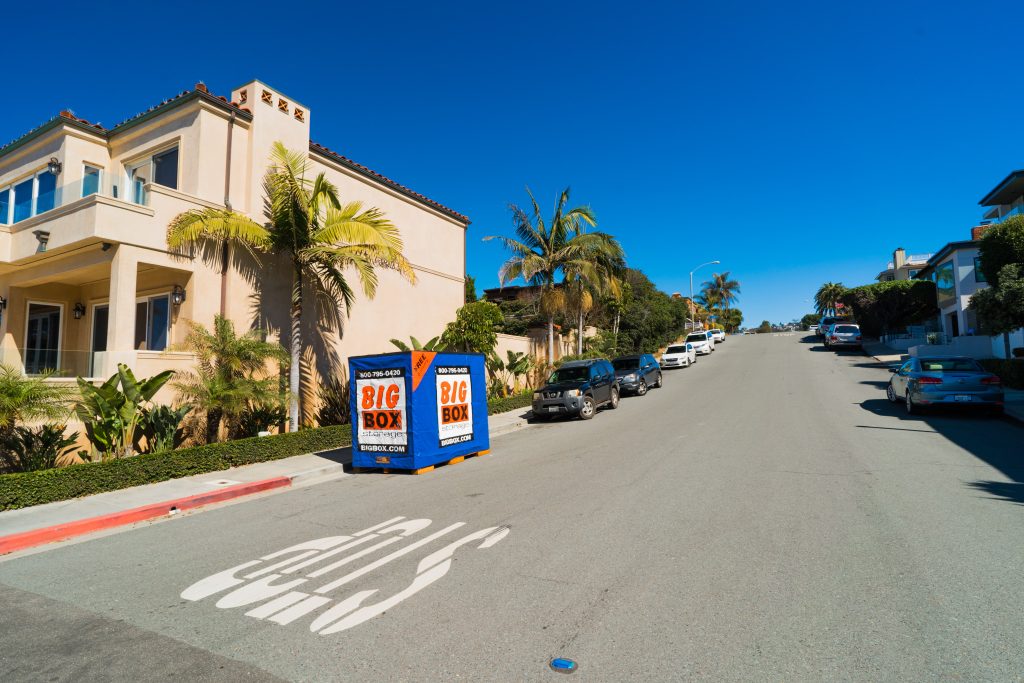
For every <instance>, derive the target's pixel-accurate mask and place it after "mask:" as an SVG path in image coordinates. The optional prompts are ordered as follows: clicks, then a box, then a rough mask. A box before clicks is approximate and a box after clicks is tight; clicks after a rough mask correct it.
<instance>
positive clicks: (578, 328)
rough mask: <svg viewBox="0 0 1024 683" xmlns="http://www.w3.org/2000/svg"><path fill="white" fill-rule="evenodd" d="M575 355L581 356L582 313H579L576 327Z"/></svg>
mask: <svg viewBox="0 0 1024 683" xmlns="http://www.w3.org/2000/svg"><path fill="white" fill-rule="evenodd" d="M576 353H577V354H578V355H581V356H582V355H583V311H580V316H579V322H578V324H577V326H576Z"/></svg>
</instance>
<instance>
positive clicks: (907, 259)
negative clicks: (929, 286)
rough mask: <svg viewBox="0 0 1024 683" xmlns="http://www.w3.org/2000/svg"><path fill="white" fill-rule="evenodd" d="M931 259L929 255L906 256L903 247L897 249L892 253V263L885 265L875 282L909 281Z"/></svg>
mask: <svg viewBox="0 0 1024 683" xmlns="http://www.w3.org/2000/svg"><path fill="white" fill-rule="evenodd" d="M931 257H932V255H931V254H910V255H908V254H907V252H906V250H904V249H903V247H897V248H896V250H895V251H893V252H892V261H890V262H889V263H888V264H887V265H886V267H885V270H883V271H882V272H880V273H879V274H878V275H876V276H875V280H877V281H878V282H892V281H893V280H909V279H911V278H912V277H914V276H915V275H917V274H918V273H919V272H921V269H922V268H924V267H925V264H927V263H928V259H930V258H931Z"/></svg>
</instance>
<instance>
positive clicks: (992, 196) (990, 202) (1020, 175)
mask: <svg viewBox="0 0 1024 683" xmlns="http://www.w3.org/2000/svg"><path fill="white" fill-rule="evenodd" d="M1018 179H1024V169H1020V170H1016V171H1013V172H1011V173H1010V174H1009V175H1008V176H1006V177H1005V178H1003V179H1002V181H1000V183H999V184H998V185H996V186H995V188H994V189H993V190H992V191H990V192H989V193H988V194H987V195H985V196H984V197H982V198H981V201H979V202H978V204H979V205H981V206H999V205H1000V204H1007V203H1008V202H1003V201H998V199H997V197H998V196H999V195H1000V194H1001V193H1002V192H1003V191H1005V190H1006V189H1007V188H1008V187H1009V186H1010V185H1011V184H1012V183H1013V181H1015V180H1018ZM1011 201H1012V200H1011Z"/></svg>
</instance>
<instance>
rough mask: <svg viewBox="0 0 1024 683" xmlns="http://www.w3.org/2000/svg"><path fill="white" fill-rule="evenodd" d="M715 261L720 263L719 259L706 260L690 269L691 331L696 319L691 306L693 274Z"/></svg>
mask: <svg viewBox="0 0 1024 683" xmlns="http://www.w3.org/2000/svg"><path fill="white" fill-rule="evenodd" d="M716 263H721V261H708V262H707V263H702V264H700V265H699V266H697V267H696V268H694V269H693V270H691V271H690V331H691V332H693V330H694V329H695V328H696V327H697V320H696V315H697V311H696V310H695V309H694V307H693V274H694V273H696V272H697V271H698V270H700V269H701V268H703V267H704V266H713V265H715V264H716Z"/></svg>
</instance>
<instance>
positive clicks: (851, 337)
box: [825, 323, 863, 349]
mask: <svg viewBox="0 0 1024 683" xmlns="http://www.w3.org/2000/svg"><path fill="white" fill-rule="evenodd" d="M862 341H863V340H862V338H861V335H860V325H857V324H856V323H834V324H832V325H829V327H828V332H826V333H825V346H827V347H829V348H830V349H841V348H847V349H859V348H861V346H862Z"/></svg>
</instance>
